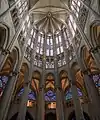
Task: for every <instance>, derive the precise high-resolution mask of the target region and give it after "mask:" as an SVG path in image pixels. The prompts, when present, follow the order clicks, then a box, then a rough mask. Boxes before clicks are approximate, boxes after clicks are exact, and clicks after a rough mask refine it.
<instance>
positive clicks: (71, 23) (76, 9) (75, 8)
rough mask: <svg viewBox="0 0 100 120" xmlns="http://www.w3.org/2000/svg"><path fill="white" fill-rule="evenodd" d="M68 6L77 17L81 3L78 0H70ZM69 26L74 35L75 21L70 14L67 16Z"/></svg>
mask: <svg viewBox="0 0 100 120" xmlns="http://www.w3.org/2000/svg"><path fill="white" fill-rule="evenodd" d="M70 7H71V10H72V11H73V13H74V15H75V16H76V17H77V18H78V17H79V11H80V8H81V3H80V2H79V0H72V1H71V6H70ZM69 26H70V29H71V31H72V35H73V37H74V36H75V31H76V23H75V21H74V18H73V17H72V15H70V16H69Z"/></svg>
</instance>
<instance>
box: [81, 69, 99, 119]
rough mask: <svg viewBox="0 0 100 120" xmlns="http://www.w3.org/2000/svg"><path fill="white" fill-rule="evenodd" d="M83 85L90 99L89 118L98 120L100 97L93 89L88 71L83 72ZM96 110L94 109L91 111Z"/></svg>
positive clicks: (94, 88) (93, 85)
mask: <svg viewBox="0 0 100 120" xmlns="http://www.w3.org/2000/svg"><path fill="white" fill-rule="evenodd" d="M83 74H84V75H83V78H84V83H85V86H86V89H87V92H88V97H89V99H90V104H89V112H90V115H91V117H92V118H93V119H94V117H95V118H96V120H99V119H98V117H100V96H99V94H98V91H97V89H96V87H95V84H94V81H93V80H92V79H91V78H90V77H89V76H90V75H91V74H90V72H89V71H88V70H84V71H83ZM93 108H96V109H93Z"/></svg>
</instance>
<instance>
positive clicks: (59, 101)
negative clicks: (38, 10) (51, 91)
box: [53, 36, 64, 120]
mask: <svg viewBox="0 0 100 120" xmlns="http://www.w3.org/2000/svg"><path fill="white" fill-rule="evenodd" d="M54 37H56V36H54ZM53 39H54V38H53ZM54 72H55V90H56V115H57V120H64V108H63V97H62V89H61V83H60V79H59V74H58V61H57V50H56V42H55V40H54Z"/></svg>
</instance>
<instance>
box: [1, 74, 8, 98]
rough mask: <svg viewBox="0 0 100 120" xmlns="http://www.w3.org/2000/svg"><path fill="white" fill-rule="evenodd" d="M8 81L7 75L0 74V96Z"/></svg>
mask: <svg viewBox="0 0 100 120" xmlns="http://www.w3.org/2000/svg"><path fill="white" fill-rule="evenodd" d="M7 82H8V77H7V76H0V97H1V96H2V94H3V92H4V89H5V87H6V84H7Z"/></svg>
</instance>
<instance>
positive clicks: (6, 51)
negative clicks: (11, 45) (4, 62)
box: [1, 48, 10, 55]
mask: <svg viewBox="0 0 100 120" xmlns="http://www.w3.org/2000/svg"><path fill="white" fill-rule="evenodd" d="M1 51H2V54H3V55H7V54H10V51H9V50H8V49H3V48H1Z"/></svg>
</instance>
